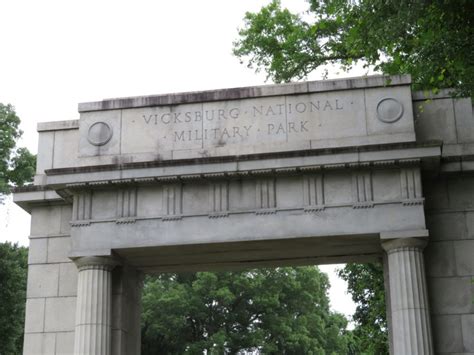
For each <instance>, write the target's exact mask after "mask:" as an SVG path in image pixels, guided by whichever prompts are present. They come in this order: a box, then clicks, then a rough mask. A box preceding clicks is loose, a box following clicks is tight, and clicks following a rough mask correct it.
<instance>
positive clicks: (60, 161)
mask: <svg viewBox="0 0 474 355" xmlns="http://www.w3.org/2000/svg"><path fill="white" fill-rule="evenodd" d="M78 140H79V131H78V130H77V129H69V130H61V131H55V132H54V154H53V168H54V169H58V168H65V167H70V166H77V165H78V164H79V161H78V150H79V144H78Z"/></svg>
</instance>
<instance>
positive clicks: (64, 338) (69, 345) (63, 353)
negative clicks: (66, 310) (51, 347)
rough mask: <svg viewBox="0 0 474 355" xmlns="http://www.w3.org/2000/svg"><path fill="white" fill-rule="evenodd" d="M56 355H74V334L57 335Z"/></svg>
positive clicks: (63, 333)
mask: <svg viewBox="0 0 474 355" xmlns="http://www.w3.org/2000/svg"><path fill="white" fill-rule="evenodd" d="M56 355H74V332H60V333H57V334H56Z"/></svg>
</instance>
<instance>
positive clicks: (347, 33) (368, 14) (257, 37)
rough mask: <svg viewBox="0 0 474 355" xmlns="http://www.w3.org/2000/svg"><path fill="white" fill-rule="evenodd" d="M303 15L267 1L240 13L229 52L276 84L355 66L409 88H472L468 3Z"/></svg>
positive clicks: (377, 0) (316, 7) (333, 8)
mask: <svg viewBox="0 0 474 355" xmlns="http://www.w3.org/2000/svg"><path fill="white" fill-rule="evenodd" d="M308 2H309V10H308V13H306V14H304V15H297V14H292V13H291V12H289V11H288V10H287V9H284V8H282V7H281V4H280V1H279V0H273V1H272V2H271V3H270V4H269V5H268V6H266V7H263V8H262V9H261V10H260V12H258V13H247V14H246V15H245V19H244V21H245V22H244V26H243V28H242V29H240V30H239V39H238V40H237V41H235V42H234V54H235V55H236V56H238V57H239V58H241V59H242V60H245V61H248V65H249V67H251V68H256V69H257V70H260V69H265V70H266V72H267V73H268V76H269V77H271V78H272V79H273V80H274V81H275V82H285V81H290V80H291V79H302V78H304V77H306V76H307V75H308V73H310V72H311V71H313V70H314V69H316V68H317V67H319V66H322V65H326V64H331V63H332V64H336V63H337V64H341V65H342V67H343V68H344V69H348V68H350V67H351V65H353V64H354V63H356V62H357V61H360V60H362V61H363V62H364V63H365V65H366V66H373V67H374V68H375V70H380V71H382V72H384V73H386V74H411V75H412V78H413V82H414V86H415V89H429V90H433V91H434V92H436V91H437V90H439V89H440V88H446V87H452V88H455V89H456V90H457V93H458V94H460V95H464V96H472V94H473V89H474V60H473V58H474V1H472V0H433V1H423V0H422V1H409V0H400V1H386V0H360V1H352V0H308Z"/></svg>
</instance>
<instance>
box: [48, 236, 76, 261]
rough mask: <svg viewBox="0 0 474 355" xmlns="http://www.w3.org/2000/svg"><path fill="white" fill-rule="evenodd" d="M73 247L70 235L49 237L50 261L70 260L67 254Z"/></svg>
mask: <svg viewBox="0 0 474 355" xmlns="http://www.w3.org/2000/svg"><path fill="white" fill-rule="evenodd" d="M70 249H71V238H70V237H57V238H48V263H67V262H70V261H71V259H69V258H68V257H67V256H68V254H69V251H70Z"/></svg>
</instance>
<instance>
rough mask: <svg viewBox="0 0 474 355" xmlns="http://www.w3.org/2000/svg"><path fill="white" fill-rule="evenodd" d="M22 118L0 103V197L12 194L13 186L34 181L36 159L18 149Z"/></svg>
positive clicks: (9, 107) (27, 152) (10, 106)
mask: <svg viewBox="0 0 474 355" xmlns="http://www.w3.org/2000/svg"><path fill="white" fill-rule="evenodd" d="M19 125H20V118H19V117H18V116H17V114H16V113H15V108H14V107H13V106H12V105H4V104H2V103H0V197H1V195H6V194H9V193H10V192H11V188H12V187H13V185H16V186H22V185H23V184H25V183H26V182H29V181H31V180H32V178H33V175H34V173H35V166H36V157H35V156H34V155H33V154H31V153H30V152H29V151H28V149H26V148H16V142H17V140H18V139H19V138H20V137H21V135H22V133H23V132H22V131H21V130H20V129H19Z"/></svg>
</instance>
